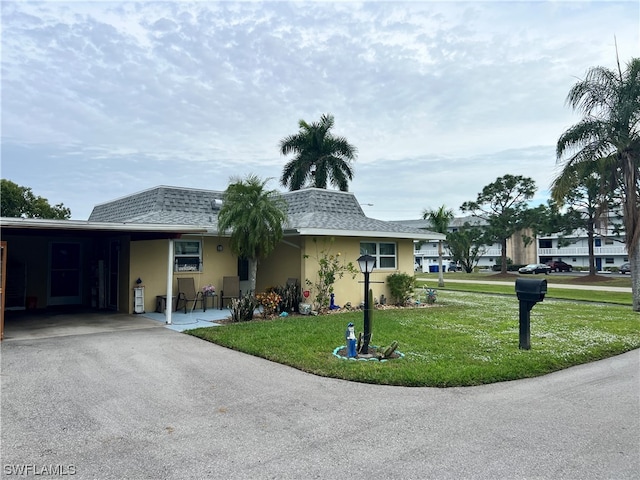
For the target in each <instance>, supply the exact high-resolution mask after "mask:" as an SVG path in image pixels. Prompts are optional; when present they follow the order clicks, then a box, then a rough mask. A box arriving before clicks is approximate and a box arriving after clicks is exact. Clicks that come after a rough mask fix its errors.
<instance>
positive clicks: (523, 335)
mask: <svg viewBox="0 0 640 480" xmlns="http://www.w3.org/2000/svg"><path fill="white" fill-rule="evenodd" d="M516 293H517V294H518V300H520V308H519V311H520V321H519V323H520V329H519V330H520V332H519V333H520V345H519V347H520V348H521V349H522V350H529V349H531V316H530V312H531V309H532V308H533V306H534V305H535V304H536V303H538V302H541V301H543V300H544V296H545V294H546V293H547V281H546V280H535V279H529V278H517V279H516Z"/></svg>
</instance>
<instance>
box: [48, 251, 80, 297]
mask: <svg viewBox="0 0 640 480" xmlns="http://www.w3.org/2000/svg"><path fill="white" fill-rule="evenodd" d="M81 259H82V251H81V246H80V243H78V242H51V243H50V244H49V265H50V268H49V292H48V299H47V304H48V305H79V304H81V303H82V288H81V282H82V275H81V272H82V270H81V265H82V263H81Z"/></svg>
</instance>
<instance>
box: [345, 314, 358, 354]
mask: <svg viewBox="0 0 640 480" xmlns="http://www.w3.org/2000/svg"><path fill="white" fill-rule="evenodd" d="M345 337H346V340H347V357H348V358H355V357H356V355H357V354H356V333H355V330H354V328H353V323H351V322H349V324H348V325H347V332H346V333H345Z"/></svg>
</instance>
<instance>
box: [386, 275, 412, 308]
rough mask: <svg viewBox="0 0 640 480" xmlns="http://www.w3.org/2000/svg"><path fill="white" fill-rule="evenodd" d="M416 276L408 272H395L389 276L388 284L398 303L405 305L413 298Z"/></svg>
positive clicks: (392, 295)
mask: <svg viewBox="0 0 640 480" xmlns="http://www.w3.org/2000/svg"><path fill="white" fill-rule="evenodd" d="M415 283H416V278H415V277H414V276H413V275H407V274H406V273H393V274H391V275H389V276H388V277H387V285H389V291H390V293H391V297H392V298H393V299H394V300H395V303H396V305H404V304H405V303H407V301H408V300H409V299H410V298H411V295H412V294H413V290H414V288H415Z"/></svg>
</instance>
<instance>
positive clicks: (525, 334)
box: [519, 300, 536, 350]
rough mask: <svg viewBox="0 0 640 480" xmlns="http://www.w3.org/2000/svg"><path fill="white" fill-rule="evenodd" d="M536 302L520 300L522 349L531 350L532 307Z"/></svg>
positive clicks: (520, 346)
mask: <svg viewBox="0 0 640 480" xmlns="http://www.w3.org/2000/svg"><path fill="white" fill-rule="evenodd" d="M535 304H536V302H527V301H526V300H520V345H519V348H520V350H531V309H532V308H533V306H534V305H535Z"/></svg>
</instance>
